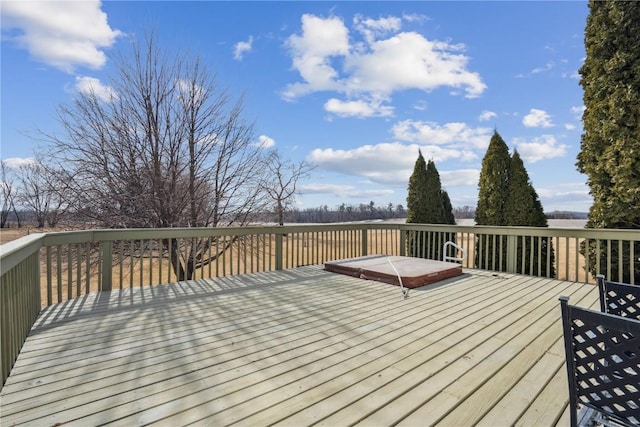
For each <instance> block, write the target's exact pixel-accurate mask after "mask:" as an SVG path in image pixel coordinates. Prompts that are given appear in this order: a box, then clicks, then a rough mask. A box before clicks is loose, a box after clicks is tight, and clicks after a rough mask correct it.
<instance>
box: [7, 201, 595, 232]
mask: <svg viewBox="0 0 640 427" xmlns="http://www.w3.org/2000/svg"><path fill="white" fill-rule="evenodd" d="M453 214H454V216H455V218H456V219H474V218H475V214H476V210H475V208H474V207H472V206H461V207H456V208H453ZM18 215H19V217H20V223H22V224H25V225H26V224H32V223H34V222H35V221H36V218H35V215H34V214H33V213H32V212H29V211H18ZM545 216H546V217H547V219H587V213H586V212H574V211H553V212H548V213H546V214H545ZM406 217H407V210H406V209H405V207H404V206H403V205H393V204H392V203H389V204H387V205H386V206H376V205H375V204H374V203H373V202H370V203H368V204H364V203H361V204H359V205H357V206H355V205H349V204H346V203H343V204H341V205H338V206H336V207H335V208H329V206H328V205H322V206H318V207H315V208H307V209H294V210H292V211H288V212H287V213H286V214H285V223H322V224H326V223H333V222H352V221H374V220H388V219H403V218H406ZM17 219H18V218H17V217H16V215H15V214H14V213H13V212H11V213H10V214H9V215H8V221H7V224H6V226H7V227H12V228H14V227H17V226H19V225H18V221H17ZM60 221H61V223H62V224H63V225H64V224H66V223H72V224H74V225H76V226H77V225H78V223H79V221H81V220H79V219H78V218H75V217H74V216H73V215H70V213H68V212H67V213H66V214H64V215H61V218H60ZM254 221H256V222H267V223H269V222H274V221H275V214H272V213H267V212H264V213H261V214H257V215H255V218H254ZM88 225H89V224H88ZM93 226H95V224H91V227H93Z"/></svg>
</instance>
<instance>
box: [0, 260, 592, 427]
mask: <svg viewBox="0 0 640 427" xmlns="http://www.w3.org/2000/svg"><path fill="white" fill-rule="evenodd" d="M409 295H410V296H409V298H408V299H406V300H405V299H402V297H401V292H400V290H399V289H398V288H397V287H393V286H389V285H386V284H383V283H377V282H372V281H366V280H362V279H358V278H355V277H349V276H346V275H339V274H333V273H329V272H326V271H324V270H323V269H322V268H321V267H320V266H310V267H302V268H297V269H292V270H284V271H279V272H269V273H257V274H251V275H244V276H234V277H225V278H219V279H212V280H196V281H192V282H181V283H176V284H170V285H161V286H156V287H153V288H138V289H125V290H120V291H113V292H111V293H110V294H109V293H103V294H92V295H88V296H86V297H83V298H81V299H79V300H75V301H69V302H66V303H61V304H58V305H55V306H52V307H49V308H48V309H46V310H45V311H44V312H43V313H42V315H41V316H40V317H39V319H38V321H37V322H36V325H34V328H33V329H32V332H31V334H30V336H29V338H28V339H27V342H26V343H25V346H24V348H23V350H22V352H21V353H20V356H19V357H18V360H17V361H16V364H15V367H14V369H13V370H12V372H11V376H10V377H9V379H8V380H7V383H6V384H5V386H4V387H3V389H2V392H1V398H2V414H1V418H0V424H2V425H5V423H6V425H13V424H16V425H21V424H22V425H53V424H56V423H69V425H99V424H110V425H123V426H129V425H134V424H137V425H145V424H154V423H155V424H157V425H172V426H173V425H186V424H188V423H196V424H203V425H212V424H213V425H230V424H238V425H251V426H256V425H270V424H281V425H295V426H300V425H311V424H316V423H318V424H320V425H330V426H336V425H351V424H357V423H361V424H362V425H390V424H395V423H400V424H401V425H429V424H440V425H470V424H474V423H478V424H479V425H496V424H500V425H503V424H516V425H523V426H533V425H536V426H538V425H555V424H556V423H558V422H560V423H562V420H565V419H566V415H567V413H566V406H567V402H568V398H567V385H566V371H565V369H564V352H563V348H562V341H561V334H562V329H561V324H560V308H559V303H558V296H559V295H570V296H571V301H572V303H575V304H578V305H583V306H593V304H595V302H596V301H597V289H596V288H595V287H594V286H593V285H588V284H580V283H573V282H566V281H556V280H549V279H543V278H535V277H529V276H519V275H511V274H504V273H500V274H492V273H490V272H486V271H476V270H465V271H464V274H463V275H461V276H458V277H454V278H450V279H447V280H445V281H443V282H439V283H436V284H432V285H428V286H426V287H423V288H417V289H412V290H411V291H410V294H409Z"/></svg>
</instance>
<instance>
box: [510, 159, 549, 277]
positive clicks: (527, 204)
mask: <svg viewBox="0 0 640 427" xmlns="http://www.w3.org/2000/svg"><path fill="white" fill-rule="evenodd" d="M505 216H506V218H505V221H506V222H505V225H508V226H529V227H547V226H548V224H547V218H546V217H545V215H544V209H543V208H542V203H540V199H539V198H538V194H537V193H536V190H535V189H534V188H533V185H532V184H531V182H530V181H529V174H528V173H527V170H526V169H525V167H524V163H523V162H522V159H521V158H520V154H519V153H518V151H517V150H515V151H514V153H513V156H512V157H511V166H510V168H509V191H508V195H507V200H506V201H505ZM547 252H550V253H549V263H548V271H547V268H544V265H545V262H543V263H541V266H542V267H541V270H540V271H536V270H535V269H534V270H532V269H533V268H534V266H537V265H538V261H539V259H540V260H542V261H546V259H547ZM538 255H540V256H538ZM554 261H555V254H554V250H553V245H552V242H551V239H550V238H549V237H532V238H525V237H518V242H517V256H516V272H518V273H528V274H536V275H540V276H549V277H555V267H554ZM543 268H544V269H543Z"/></svg>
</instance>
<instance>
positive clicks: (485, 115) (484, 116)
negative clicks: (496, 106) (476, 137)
mask: <svg viewBox="0 0 640 427" xmlns="http://www.w3.org/2000/svg"><path fill="white" fill-rule="evenodd" d="M496 117H498V114H497V113H494V112H493V111H489V110H484V111H483V112H482V113H480V117H478V120H479V121H481V122H486V121H489V120H491V119H493V118H496Z"/></svg>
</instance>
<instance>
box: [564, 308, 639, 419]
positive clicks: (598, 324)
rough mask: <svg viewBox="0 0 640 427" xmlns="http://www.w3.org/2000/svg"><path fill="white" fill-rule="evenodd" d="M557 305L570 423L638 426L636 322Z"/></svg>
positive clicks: (637, 335) (637, 326) (611, 315)
mask: <svg viewBox="0 0 640 427" xmlns="http://www.w3.org/2000/svg"><path fill="white" fill-rule="evenodd" d="M560 306H561V309H562V326H563V332H564V344H565V354H566V361H567V363H566V365H567V374H568V379H569V407H570V408H569V409H570V411H571V425H572V426H578V425H593V424H594V421H595V423H599V424H604V425H625V426H634V425H640V320H637V319H633V318H629V317H621V316H617V315H614V314H610V313H603V312H599V311H595V310H589V309H586V308H581V307H576V306H573V305H569V298H568V297H560ZM579 404H580V405H582V409H581V411H580V413H578V405H579Z"/></svg>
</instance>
